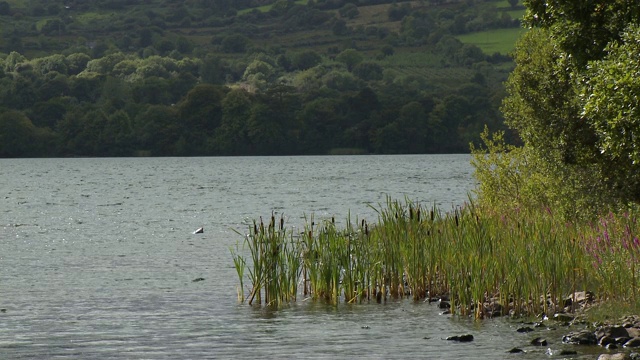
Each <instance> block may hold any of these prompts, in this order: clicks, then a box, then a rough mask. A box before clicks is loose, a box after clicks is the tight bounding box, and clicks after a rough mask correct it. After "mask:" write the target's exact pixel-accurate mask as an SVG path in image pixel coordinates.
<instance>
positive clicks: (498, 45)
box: [457, 28, 526, 55]
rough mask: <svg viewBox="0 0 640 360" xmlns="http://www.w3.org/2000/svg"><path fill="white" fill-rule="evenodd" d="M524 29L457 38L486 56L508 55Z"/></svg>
mask: <svg viewBox="0 0 640 360" xmlns="http://www.w3.org/2000/svg"><path fill="white" fill-rule="evenodd" d="M525 31H526V29H522V28H512V29H497V30H488V31H481V32H475V33H471V34H465V35H459V36H457V38H458V39H459V40H460V41H462V42H463V43H465V44H473V45H476V46H478V47H479V48H480V49H482V51H484V52H485V53H486V54H494V53H496V52H497V53H500V54H504V55H506V54H509V53H510V52H511V51H512V50H513V49H514V47H515V44H516V41H517V40H518V38H519V37H520V36H521V35H522V34H524V33H525Z"/></svg>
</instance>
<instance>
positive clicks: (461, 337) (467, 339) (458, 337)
mask: <svg viewBox="0 0 640 360" xmlns="http://www.w3.org/2000/svg"><path fill="white" fill-rule="evenodd" d="M447 340H449V341H459V342H470V341H473V335H471V334H464V335H454V336H449V337H448V338H447Z"/></svg>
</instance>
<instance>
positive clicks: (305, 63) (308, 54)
mask: <svg viewBox="0 0 640 360" xmlns="http://www.w3.org/2000/svg"><path fill="white" fill-rule="evenodd" d="M321 61H322V57H321V56H320V55H319V54H318V53H317V52H315V51H313V50H306V51H302V52H300V53H297V54H295V55H294V57H293V64H292V65H293V67H294V68H296V69H298V70H306V69H310V68H312V67H314V66H316V65H318V64H320V62H321Z"/></svg>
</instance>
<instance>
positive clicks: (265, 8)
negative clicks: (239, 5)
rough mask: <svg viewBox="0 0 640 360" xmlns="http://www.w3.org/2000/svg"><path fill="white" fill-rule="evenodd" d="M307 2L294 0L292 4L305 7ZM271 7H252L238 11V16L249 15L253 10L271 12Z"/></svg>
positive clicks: (306, 0)
mask: <svg viewBox="0 0 640 360" xmlns="http://www.w3.org/2000/svg"><path fill="white" fill-rule="evenodd" d="M308 2H309V0H296V1H294V3H295V4H296V5H307V3H308ZM272 7H273V5H272V4H269V5H264V6H258V7H254V8H250V9H244V10H240V11H238V15H242V14H246V13H250V12H252V11H253V10H258V11H260V12H267V11H269V10H271V8H272Z"/></svg>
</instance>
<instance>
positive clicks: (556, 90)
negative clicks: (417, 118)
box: [503, 0, 640, 217]
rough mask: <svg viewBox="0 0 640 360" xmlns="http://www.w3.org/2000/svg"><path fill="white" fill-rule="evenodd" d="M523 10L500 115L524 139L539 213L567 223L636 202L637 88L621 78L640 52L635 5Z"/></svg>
mask: <svg viewBox="0 0 640 360" xmlns="http://www.w3.org/2000/svg"><path fill="white" fill-rule="evenodd" d="M525 5H526V6H527V7H528V11H527V15H526V17H525V21H526V24H527V25H529V26H532V27H533V29H531V30H530V31H528V32H527V33H526V34H525V35H524V36H523V37H522V38H521V39H520V40H519V42H518V44H517V46H516V50H515V51H514V53H513V56H514V60H515V62H516V64H517V66H516V68H515V70H514V71H513V72H512V73H511V75H510V76H509V80H508V81H507V92H508V96H507V98H506V99H505V100H504V104H503V112H504V115H505V121H506V123H507V124H508V125H509V126H510V127H511V128H512V129H514V130H516V131H517V133H518V134H519V136H520V138H521V139H522V142H523V144H524V149H523V151H522V152H520V153H521V154H525V157H526V159H525V161H524V162H522V163H524V164H528V166H530V167H531V168H530V169H527V172H531V173H532V174H535V175H532V176H531V179H532V180H531V181H537V182H538V183H539V184H541V185H540V186H538V188H543V189H545V194H544V196H543V197H544V199H546V201H547V204H546V205H547V206H552V207H554V208H556V209H558V210H560V212H562V213H563V214H565V215H566V216H568V217H583V216H592V215H594V214H596V213H598V212H602V211H606V210H607V209H610V210H616V209H621V208H624V207H625V206H627V205H628V204H630V203H640V168H637V167H636V165H635V163H634V160H635V159H636V158H637V155H636V152H635V150H634V147H635V146H636V145H635V144H636V140H635V137H634V136H633V135H632V134H633V133H635V131H636V130H637V129H636V128H635V125H634V123H635V122H636V120H633V119H634V117H637V113H636V110H635V109H636V108H637V106H638V105H637V104H638V100H637V96H638V87H637V85H636V82H637V80H632V79H631V78H630V77H629V74H633V72H634V71H637V65H636V64H634V63H633V60H629V59H633V58H634V56H637V54H639V51H638V45H637V40H638V36H637V30H635V28H634V26H633V25H636V24H638V23H639V21H640V11H639V10H638V7H637V6H635V5H633V4H631V3H629V2H628V1H623V0H619V1H604V0H598V1H587V2H574V1H569V0H563V1H561V0H556V1H543V0H529V1H525ZM630 25H632V26H631V27H629V26H630ZM625 29H627V31H626V32H625ZM634 41H635V43H634ZM626 56H629V58H627V57H626ZM636 59H637V58H636ZM636 61H637V60H636ZM638 145H640V143H638ZM532 196H534V195H532ZM523 202H525V203H527V202H528V201H523Z"/></svg>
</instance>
